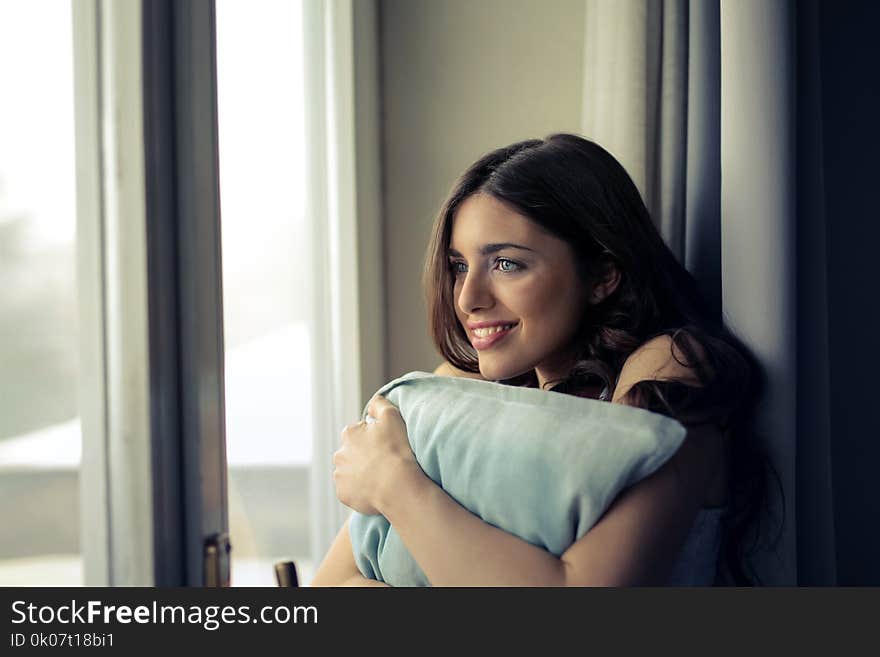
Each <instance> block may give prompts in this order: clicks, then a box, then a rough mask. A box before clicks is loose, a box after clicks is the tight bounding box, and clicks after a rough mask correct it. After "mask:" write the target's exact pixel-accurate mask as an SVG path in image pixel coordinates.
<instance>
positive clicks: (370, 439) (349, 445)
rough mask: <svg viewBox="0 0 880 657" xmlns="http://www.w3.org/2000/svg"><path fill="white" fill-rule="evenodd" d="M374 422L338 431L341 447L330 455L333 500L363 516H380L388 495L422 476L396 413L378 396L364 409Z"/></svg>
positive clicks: (352, 425)
mask: <svg viewBox="0 0 880 657" xmlns="http://www.w3.org/2000/svg"><path fill="white" fill-rule="evenodd" d="M367 414H368V415H369V416H371V417H373V418H375V419H376V421H375V422H372V423H367V422H364V421H361V422H357V423H356V424H349V425H348V426H346V427H345V429H343V431H342V446H341V447H340V448H339V449H338V450H337V451H336V453H335V454H334V455H333V464H334V465H335V466H336V470H335V471H334V472H333V480H334V482H335V484H336V497H337V498H339V501H340V502H342V503H343V504H344V505H346V506H347V507H350V508H352V509H354V510H355V511H358V512H360V513H363V514H366V515H375V514H380V513H382V508H383V506H384V504H385V502H386V501H387V500H388V499H389V495H390V494H395V495H400V494H402V492H401V491H402V488H404V487H406V485H407V484H408V483H409V482H411V481H412V480H413V477H415V478H418V477H419V476H421V477H424V476H425V474H424V473H423V472H422V469H421V468H420V467H419V464H418V463H417V462H416V458H415V455H414V454H413V452H412V449H411V448H410V446H409V438H408V437H407V433H406V425H405V424H404V422H403V418H402V417H401V416H400V411H398V410H397V408H396V407H395V406H394V405H393V404H392V403H391V402H389V401H388V400H387V399H385V398H384V397H381V396H378V395H377V396H375V397H373V399H372V400H370V404H369V405H368V406H367Z"/></svg>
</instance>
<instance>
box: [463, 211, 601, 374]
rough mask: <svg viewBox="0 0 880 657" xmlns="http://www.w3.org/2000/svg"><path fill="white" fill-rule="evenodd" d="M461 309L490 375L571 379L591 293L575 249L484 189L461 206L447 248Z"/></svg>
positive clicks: (482, 365) (482, 368)
mask: <svg viewBox="0 0 880 657" xmlns="http://www.w3.org/2000/svg"><path fill="white" fill-rule="evenodd" d="M448 256H449V263H450V270H451V272H452V275H453V276H454V277H455V286H454V293H453V295H454V300H455V312H456V315H457V316H458V321H459V322H461V325H462V327H463V328H464V330H465V333H466V334H467V336H468V339H469V340H470V342H471V344H472V345H473V346H474V348H475V349H476V350H477V354H478V356H479V363H480V373H481V374H482V376H483V377H484V378H486V379H490V380H496V381H497V380H500V379H508V378H511V377H513V376H517V375H519V374H523V373H525V372H528V371H530V370H532V369H534V370H535V372H536V374H537V376H538V382H539V383H540V384H543V383H544V382H545V381H547V380H548V379H555V378H560V377H563V376H565V375H566V374H567V373H568V368H569V367H570V366H571V364H572V362H573V360H574V357H575V353H574V350H573V339H574V336H575V333H576V331H577V328H578V326H579V324H580V321H581V318H582V316H583V313H584V310H585V308H587V305H588V304H587V299H588V290H587V287H586V285H585V284H584V283H583V282H582V281H581V279H580V277H579V276H578V274H577V271H576V267H575V260H574V254H573V252H572V249H571V247H570V246H569V245H568V244H567V243H566V242H564V241H562V240H561V239H559V238H557V237H554V236H552V235H550V234H549V233H547V232H546V231H544V230H543V229H541V228H540V227H539V226H538V225H537V224H536V223H534V222H532V221H531V220H529V219H527V218H526V217H524V216H523V215H521V214H518V213H517V212H515V211H514V210H512V209H510V208H509V207H508V206H506V205H505V204H504V203H502V202H501V201H498V200H497V199H496V198H494V197H492V196H488V195H486V194H474V195H473V196H470V197H468V198H467V199H466V200H465V201H464V202H463V203H462V204H461V206H460V207H459V209H458V212H457V213H456V215H455V217H454V219H453V224H452V236H451V240H450V248H449V252H448Z"/></svg>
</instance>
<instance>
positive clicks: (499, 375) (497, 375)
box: [480, 362, 532, 381]
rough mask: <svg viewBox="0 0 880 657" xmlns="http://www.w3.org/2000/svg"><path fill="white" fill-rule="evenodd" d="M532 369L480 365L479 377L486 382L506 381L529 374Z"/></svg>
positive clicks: (492, 364) (491, 364) (494, 364)
mask: <svg viewBox="0 0 880 657" xmlns="http://www.w3.org/2000/svg"><path fill="white" fill-rule="evenodd" d="M531 369H532V368H530V367H527V368H525V369H523V368H516V367H510V366H503V365H499V364H496V363H482V362H481V363H480V376H482V377H483V378H484V379H486V380H487V381H506V380H507V379H512V378H514V377H516V376H520V375H521V374H525V373H527V372H529V371H530V370H531Z"/></svg>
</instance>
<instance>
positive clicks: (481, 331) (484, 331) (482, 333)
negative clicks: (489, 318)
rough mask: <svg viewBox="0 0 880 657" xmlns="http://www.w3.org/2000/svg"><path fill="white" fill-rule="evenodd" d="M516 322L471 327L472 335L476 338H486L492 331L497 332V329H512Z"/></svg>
mask: <svg viewBox="0 0 880 657" xmlns="http://www.w3.org/2000/svg"><path fill="white" fill-rule="evenodd" d="M514 326H516V324H515V323H514V324H504V325H503V326H489V327H486V328H476V329H473V331H474V335H475V336H477V337H478V338H487V337H489V336H490V335H492V334H493V333H498V332H499V331H506V330H508V329H512V328H513V327H514Z"/></svg>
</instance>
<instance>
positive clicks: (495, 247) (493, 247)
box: [448, 242, 535, 258]
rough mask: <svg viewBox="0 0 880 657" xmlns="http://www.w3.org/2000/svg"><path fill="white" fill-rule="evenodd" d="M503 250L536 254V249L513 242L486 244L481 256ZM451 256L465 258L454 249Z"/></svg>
mask: <svg viewBox="0 0 880 657" xmlns="http://www.w3.org/2000/svg"><path fill="white" fill-rule="evenodd" d="M502 249H522V250H523V251H531V252H533V253H534V252H535V250H534V249H530V248H529V247H527V246H523V245H521V244H513V243H512V242H496V243H494V244H486V245H485V246H483V247H482V248H481V249H480V255H489V254H490V253H497V252H498V251H501V250H502ZM448 253H449V255H451V256H456V257H457V258H462V257H464V256H462V255H461V253H459V252H458V251H456V250H455V249H453V248H450V249H449V250H448Z"/></svg>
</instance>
